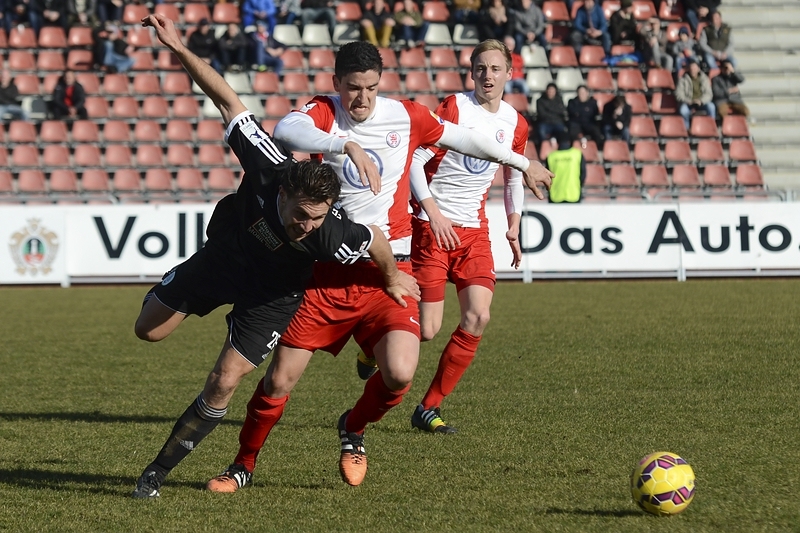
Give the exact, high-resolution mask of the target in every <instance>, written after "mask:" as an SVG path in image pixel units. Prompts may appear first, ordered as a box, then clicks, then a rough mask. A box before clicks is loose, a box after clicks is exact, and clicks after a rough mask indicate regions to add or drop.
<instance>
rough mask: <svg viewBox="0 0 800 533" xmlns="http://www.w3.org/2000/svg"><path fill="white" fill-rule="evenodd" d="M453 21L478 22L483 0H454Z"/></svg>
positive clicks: (460, 22) (459, 22) (458, 22)
mask: <svg viewBox="0 0 800 533" xmlns="http://www.w3.org/2000/svg"><path fill="white" fill-rule="evenodd" d="M452 10H453V22H455V23H456V24H478V23H479V21H480V17H481V14H480V11H481V0H453V8H452Z"/></svg>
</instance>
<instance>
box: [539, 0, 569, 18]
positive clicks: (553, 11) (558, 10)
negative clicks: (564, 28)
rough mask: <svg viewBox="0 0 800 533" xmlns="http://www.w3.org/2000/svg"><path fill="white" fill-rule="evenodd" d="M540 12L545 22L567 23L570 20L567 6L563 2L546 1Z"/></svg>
mask: <svg viewBox="0 0 800 533" xmlns="http://www.w3.org/2000/svg"><path fill="white" fill-rule="evenodd" d="M542 12H543V13H544V16H545V19H546V20H547V22H563V23H569V22H570V20H571V18H570V16H569V11H568V10H567V4H565V3H564V2H557V1H551V0H546V1H545V2H544V3H543V4H542Z"/></svg>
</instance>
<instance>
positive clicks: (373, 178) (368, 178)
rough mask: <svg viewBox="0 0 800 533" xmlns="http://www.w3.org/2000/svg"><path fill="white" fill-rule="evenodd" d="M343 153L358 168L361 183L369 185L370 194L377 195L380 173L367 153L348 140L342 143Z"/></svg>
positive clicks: (379, 188)
mask: <svg viewBox="0 0 800 533" xmlns="http://www.w3.org/2000/svg"><path fill="white" fill-rule="evenodd" d="M344 153H346V154H347V156H348V157H349V158H350V160H351V161H352V162H353V164H354V165H355V166H356V169H357V170H358V175H359V177H360V178H361V183H362V184H363V185H364V186H365V187H369V190H371V191H372V194H375V195H377V194H378V193H379V192H381V174H380V172H378V167H377V166H375V162H374V161H372V159H371V158H370V157H369V156H368V155H367V153H366V152H365V151H364V149H363V148H361V146H359V145H358V144H356V143H354V142H352V141H350V142H347V143H345V145H344Z"/></svg>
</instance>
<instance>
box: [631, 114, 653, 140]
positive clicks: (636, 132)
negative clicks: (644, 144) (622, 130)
mask: <svg viewBox="0 0 800 533" xmlns="http://www.w3.org/2000/svg"><path fill="white" fill-rule="evenodd" d="M630 132H631V137H634V138H641V137H644V138H649V139H656V138H658V131H657V130H656V123H655V122H653V119H652V118H651V117H650V116H635V117H633V118H631V125H630Z"/></svg>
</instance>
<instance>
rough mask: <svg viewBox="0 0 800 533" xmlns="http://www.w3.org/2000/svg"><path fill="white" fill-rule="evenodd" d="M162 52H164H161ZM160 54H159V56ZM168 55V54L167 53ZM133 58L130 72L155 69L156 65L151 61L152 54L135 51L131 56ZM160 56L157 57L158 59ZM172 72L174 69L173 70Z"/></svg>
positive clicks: (144, 51)
mask: <svg viewBox="0 0 800 533" xmlns="http://www.w3.org/2000/svg"><path fill="white" fill-rule="evenodd" d="M162 52H164V50H162ZM160 53H161V52H159V54H160ZM167 53H169V52H167ZM131 57H132V58H133V66H132V67H131V70H133V71H135V72H142V71H150V70H155V69H156V63H155V61H153V54H152V53H151V52H148V51H146V50H136V51H135V52H133V54H131ZM160 57H161V55H159V58H160ZM173 70H174V69H173Z"/></svg>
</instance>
